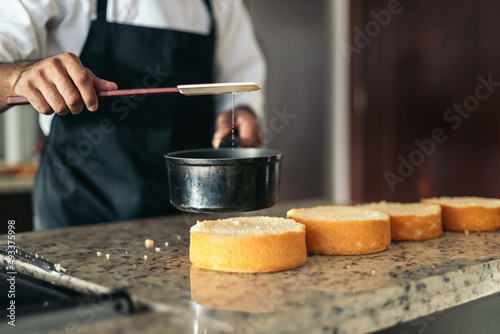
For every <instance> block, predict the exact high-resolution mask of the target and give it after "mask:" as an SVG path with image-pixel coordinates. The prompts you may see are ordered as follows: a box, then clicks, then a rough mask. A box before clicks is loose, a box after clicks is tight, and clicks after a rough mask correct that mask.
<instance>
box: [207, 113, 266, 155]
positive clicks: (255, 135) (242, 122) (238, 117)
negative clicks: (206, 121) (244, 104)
mask: <svg viewBox="0 0 500 334" xmlns="http://www.w3.org/2000/svg"><path fill="white" fill-rule="evenodd" d="M216 124H217V130H216V131H215V134H214V138H213V139H212V145H213V147H214V148H218V147H219V145H220V143H221V141H222V139H223V138H224V137H226V136H227V135H228V134H230V133H231V129H232V110H229V111H225V112H223V113H221V114H219V116H217V123H216ZM234 128H235V129H238V133H239V136H240V141H241V144H240V145H241V146H242V147H261V146H262V144H263V141H264V140H263V139H264V136H263V134H262V128H261V127H260V124H259V121H258V120H257V118H256V117H255V115H254V114H253V113H252V112H251V111H249V110H248V109H245V108H236V109H234Z"/></svg>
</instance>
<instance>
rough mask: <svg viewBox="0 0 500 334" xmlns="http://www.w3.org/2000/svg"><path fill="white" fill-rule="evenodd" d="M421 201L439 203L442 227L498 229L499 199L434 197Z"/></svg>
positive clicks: (469, 229)
mask: <svg viewBox="0 0 500 334" xmlns="http://www.w3.org/2000/svg"><path fill="white" fill-rule="evenodd" d="M421 202H422V203H433V204H439V205H440V206H441V209H442V219H443V228H444V229H446V230H456V231H495V230H500V199H496V198H484V197H472V196H470V197H434V198H424V199H422V200H421Z"/></svg>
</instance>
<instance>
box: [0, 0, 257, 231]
mask: <svg viewBox="0 0 500 334" xmlns="http://www.w3.org/2000/svg"><path fill="white" fill-rule="evenodd" d="M265 71H266V68H265V63H264V59H263V56H262V54H261V51H260V49H259V47H258V44H257V41H256V38H255V36H254V32H253V28H252V25H251V22H250V18H249V14H248V12H247V10H246V9H245V7H244V5H243V3H242V2H241V1H238V0H169V1H162V0H148V1H138V0H10V1H2V3H1V4H0V78H1V80H0V111H5V110H6V109H7V106H6V105H5V98H6V97H7V96H10V95H21V96H24V97H26V98H27V99H28V100H29V101H30V103H31V105H32V106H33V107H34V108H35V109H36V110H37V111H38V112H39V113H40V115H39V119H40V126H41V128H42V130H43V132H44V133H45V134H46V135H47V138H46V142H45V146H44V150H43V153H42V156H41V161H40V166H39V169H38V172H37V175H36V180H35V187H34V212H35V218H34V229H35V230H43V229H49V228H56V227H64V226H71V225H81V224H90V223H98V222H109V221H117V220H124V219H132V218H140V217H152V216H160V215H167V214H170V213H173V212H175V209H174V208H173V207H172V206H171V205H170V203H169V195H168V190H167V189H168V185H167V169H166V165H165V162H164V158H163V155H164V154H165V153H168V152H171V151H176V150H181V149H191V148H206V147H210V146H214V147H218V145H219V143H220V141H221V139H222V138H223V137H224V136H226V135H227V134H229V133H230V131H231V108H232V103H231V95H230V94H225V95H217V96H210V95H209V96H190V97H187V96H183V95H181V94H171V95H162V96H147V97H146V96H142V97H140V96H138V97H127V98H111V99H100V100H98V99H97V95H96V91H98V90H111V89H116V88H117V87H118V88H120V89H125V88H153V87H175V86H177V85H180V84H196V83H211V82H244V81H253V82H258V83H263V82H264V79H265ZM7 112H8V111H7ZM262 116H263V93H262V92H261V91H258V92H252V93H246V94H239V95H237V96H236V113H235V124H236V127H237V128H238V130H239V134H240V137H241V141H242V145H243V146H255V147H258V146H261V145H262V130H261V127H260V123H259V122H260V121H261V120H262Z"/></svg>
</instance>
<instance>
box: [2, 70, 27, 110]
mask: <svg viewBox="0 0 500 334" xmlns="http://www.w3.org/2000/svg"><path fill="white" fill-rule="evenodd" d="M33 63H34V61H19V62H13V63H2V62H0V113H1V112H4V111H5V110H7V109H8V108H9V106H8V105H7V104H6V101H5V100H6V98H7V96H13V95H18V94H16V91H15V89H14V88H15V84H16V82H17V80H18V78H19V76H20V75H21V73H22V72H23V71H24V70H25V69H26V68H27V67H29V66H30V65H32V64H33Z"/></svg>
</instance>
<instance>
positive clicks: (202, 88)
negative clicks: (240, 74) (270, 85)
mask: <svg viewBox="0 0 500 334" xmlns="http://www.w3.org/2000/svg"><path fill="white" fill-rule="evenodd" d="M177 88H179V92H180V93H181V94H184V95H188V96H190V95H212V94H236V93H247V92H253V91H256V90H259V89H261V86H260V85H259V84H256V83H255V82H233V83H214V84H200V85H179V86H177Z"/></svg>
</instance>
